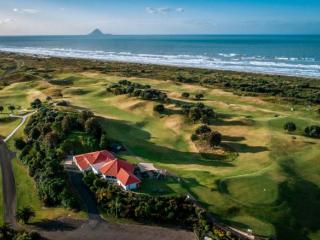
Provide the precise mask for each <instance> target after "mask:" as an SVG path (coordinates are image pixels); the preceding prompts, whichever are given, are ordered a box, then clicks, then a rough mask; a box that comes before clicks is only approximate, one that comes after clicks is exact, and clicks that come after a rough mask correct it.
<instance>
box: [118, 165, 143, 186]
mask: <svg viewBox="0 0 320 240" xmlns="http://www.w3.org/2000/svg"><path fill="white" fill-rule="evenodd" d="M117 179H118V180H119V181H120V182H121V183H122V184H123V185H124V186H128V185H130V184H133V183H141V181H140V179H139V178H137V177H136V176H135V175H133V174H132V173H129V172H127V171H126V170H124V169H122V168H121V169H120V171H119V172H118V174H117Z"/></svg>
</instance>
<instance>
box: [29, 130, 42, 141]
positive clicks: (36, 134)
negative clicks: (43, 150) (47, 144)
mask: <svg viewBox="0 0 320 240" xmlns="http://www.w3.org/2000/svg"><path fill="white" fill-rule="evenodd" d="M40 134H41V132H40V131H39V129H38V128H33V129H32V130H31V132H30V134H29V136H30V137H31V139H33V140H37V139H38V138H39V137H40Z"/></svg>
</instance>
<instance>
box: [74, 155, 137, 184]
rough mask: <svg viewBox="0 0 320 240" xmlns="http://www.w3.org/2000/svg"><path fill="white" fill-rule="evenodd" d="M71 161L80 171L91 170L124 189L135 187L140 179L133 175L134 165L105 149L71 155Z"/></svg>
mask: <svg viewBox="0 0 320 240" xmlns="http://www.w3.org/2000/svg"><path fill="white" fill-rule="evenodd" d="M73 162H74V163H75V164H76V166H77V167H78V168H79V170H80V171H81V172H86V171H92V172H94V173H95V174H101V176H102V177H103V178H104V179H107V180H109V181H113V182H116V183H117V184H119V185H120V186H121V187H122V188H123V189H125V190H132V189H137V188H139V187H140V184H141V181H140V179H139V178H137V177H136V176H135V175H134V173H133V172H134V166H133V165H132V164H130V163H128V162H126V161H124V160H120V159H117V158H116V157H115V156H114V155H113V154H112V153H111V152H109V151H107V150H103V151H98V152H92V153H85V154H81V155H77V156H73Z"/></svg>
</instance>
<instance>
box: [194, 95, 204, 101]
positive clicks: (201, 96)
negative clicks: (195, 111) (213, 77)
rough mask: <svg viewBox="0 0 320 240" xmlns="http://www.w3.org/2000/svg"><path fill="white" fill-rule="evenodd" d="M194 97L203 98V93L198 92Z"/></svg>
mask: <svg viewBox="0 0 320 240" xmlns="http://www.w3.org/2000/svg"><path fill="white" fill-rule="evenodd" d="M195 97H196V99H197V100H200V99H202V98H204V95H203V94H202V93H198V94H196V95H195Z"/></svg>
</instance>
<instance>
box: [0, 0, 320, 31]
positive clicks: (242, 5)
mask: <svg viewBox="0 0 320 240" xmlns="http://www.w3.org/2000/svg"><path fill="white" fill-rule="evenodd" d="M96 27H98V28H100V29H101V30H102V31H104V32H108V33H112V34H320V0H291V1H289V0H264V1H263V0H192V1H191V0H184V1H182V0H171V1H168V0H162V1H160V0H28V1H26V0H10V1H9V0H0V35H37V34H84V33H87V32H90V31H91V30H92V29H94V28H96Z"/></svg>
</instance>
